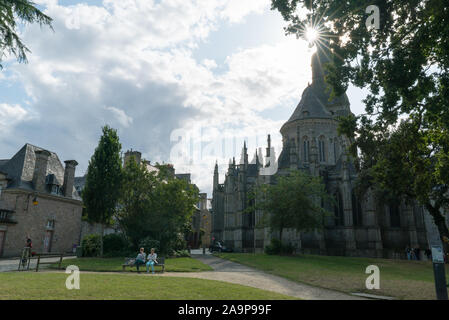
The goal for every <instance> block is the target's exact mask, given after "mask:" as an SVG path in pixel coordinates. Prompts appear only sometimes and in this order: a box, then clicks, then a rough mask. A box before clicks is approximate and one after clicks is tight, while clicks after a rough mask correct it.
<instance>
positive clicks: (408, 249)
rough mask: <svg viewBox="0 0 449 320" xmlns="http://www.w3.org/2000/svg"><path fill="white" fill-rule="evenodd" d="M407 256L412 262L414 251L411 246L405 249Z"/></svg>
mask: <svg viewBox="0 0 449 320" xmlns="http://www.w3.org/2000/svg"><path fill="white" fill-rule="evenodd" d="M405 254H406V255H407V260H412V250H411V249H410V247H409V246H407V247H406V248H405Z"/></svg>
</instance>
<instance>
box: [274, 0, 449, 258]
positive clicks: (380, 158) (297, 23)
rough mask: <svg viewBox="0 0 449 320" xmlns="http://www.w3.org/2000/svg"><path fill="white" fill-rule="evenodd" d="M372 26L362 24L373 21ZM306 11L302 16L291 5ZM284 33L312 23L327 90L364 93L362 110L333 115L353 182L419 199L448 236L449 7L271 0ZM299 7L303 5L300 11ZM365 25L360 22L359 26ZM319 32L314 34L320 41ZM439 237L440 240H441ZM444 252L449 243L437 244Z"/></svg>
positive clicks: (437, 1)
mask: <svg viewBox="0 0 449 320" xmlns="http://www.w3.org/2000/svg"><path fill="white" fill-rule="evenodd" d="M369 5H375V6H376V7H375V8H378V9H379V15H378V18H379V19H378V21H379V28H378V29H376V27H372V26H371V24H370V23H369V22H370V21H372V19H373V18H374V19H376V18H377V17H376V13H375V11H376V10H374V11H372V10H373V7H370V8H368V6H369ZM300 8H302V9H303V11H302V12H307V14H306V15H300V14H299V12H300V11H301V10H298V9H300ZM272 9H276V10H279V11H280V12H281V14H282V16H283V17H284V19H285V20H286V21H289V26H288V27H287V28H286V32H287V33H293V32H297V30H304V28H305V27H306V26H314V27H315V28H316V29H317V30H319V39H318V40H317V41H316V44H317V45H323V46H328V47H329V49H330V50H331V51H332V53H333V54H332V57H331V63H330V64H327V65H326V70H327V76H326V81H327V83H328V84H329V87H330V90H332V94H333V95H340V94H342V93H343V92H344V91H346V89H347V88H348V86H349V84H352V85H354V86H356V87H359V88H364V89H365V90H367V91H368V95H367V97H366V99H365V100H364V103H365V113H364V114H362V115H360V116H357V117H355V116H351V117H348V118H345V119H341V125H340V132H341V133H342V134H346V135H348V136H349V137H351V138H353V141H354V144H353V145H352V147H351V150H352V153H353V155H358V156H359V168H360V170H361V174H360V177H361V179H360V184H361V185H363V187H365V188H368V187H373V188H377V189H378V190H379V192H380V193H384V194H387V195H388V196H389V197H398V198H399V197H400V198H404V197H405V198H409V199H417V200H419V202H420V203H421V204H422V205H423V206H425V208H427V210H428V211H429V212H430V214H431V215H432V216H433V218H434V220H435V223H436V224H437V226H438V229H439V231H440V236H441V238H442V239H443V240H444V237H449V232H448V228H447V225H446V223H445V219H444V217H443V215H442V213H441V212H442V211H443V210H447V209H448V206H449V185H448V181H449V179H448V178H449V105H448V103H449V102H448V101H449V72H448V69H449V28H448V27H447V21H449V7H448V6H447V3H446V2H445V1H443V0H375V1H371V2H369V3H367V2H366V1H361V0H350V1H333V0H314V1H310V0H302V1H301V0H272ZM304 10H306V11H304ZM367 22H368V23H367ZM320 38H321V39H320ZM443 243H444V242H443ZM445 251H446V252H449V246H448V245H447V244H445Z"/></svg>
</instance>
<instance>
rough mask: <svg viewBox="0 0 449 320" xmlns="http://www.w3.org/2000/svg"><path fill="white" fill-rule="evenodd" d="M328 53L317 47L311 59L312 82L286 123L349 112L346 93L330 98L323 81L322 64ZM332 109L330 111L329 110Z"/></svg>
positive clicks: (329, 117)
mask: <svg viewBox="0 0 449 320" xmlns="http://www.w3.org/2000/svg"><path fill="white" fill-rule="evenodd" d="M328 56H329V53H325V52H324V50H322V49H318V52H317V53H315V54H314V56H313V59H312V73H313V82H312V84H311V85H309V86H308V87H307V88H306V89H305V90H304V92H303V94H302V97H301V101H300V102H299V104H298V106H297V107H296V109H295V111H294V112H293V114H292V116H291V117H290V119H289V120H288V121H287V123H289V122H292V121H296V120H302V119H307V118H313V119H332V118H334V116H338V115H341V116H346V115H348V114H349V113H350V109H349V99H348V96H347V95H346V94H343V95H342V96H339V97H335V98H333V99H332V100H330V90H329V88H328V86H327V85H326V83H325V81H324V72H323V65H325V64H326V63H327V62H328V61H329V58H328ZM331 110H332V112H333V113H332V112H331Z"/></svg>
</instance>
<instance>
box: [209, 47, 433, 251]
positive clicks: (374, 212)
mask: <svg viewBox="0 0 449 320" xmlns="http://www.w3.org/2000/svg"><path fill="white" fill-rule="evenodd" d="M327 56H328V55H327V53H326V52H323V49H322V48H318V49H317V53H315V54H314V56H313V58H312V77H313V79H312V83H311V84H309V85H308V87H307V88H306V89H305V90H304V92H303V94H302V98H301V101H300V102H299V104H298V106H297V107H296V109H295V110H294V112H293V114H292V116H291V117H290V119H289V120H288V121H287V122H286V123H285V124H284V125H283V126H282V128H281V130H280V132H281V134H282V140H283V148H282V152H281V154H280V155H279V158H278V159H277V171H276V173H275V174H272V175H270V174H263V171H264V170H265V171H266V168H267V167H269V166H270V165H272V163H271V164H270V163H267V162H268V161H266V162H265V163H264V161H263V159H261V157H262V155H261V152H260V151H259V153H257V152H256V156H255V158H254V160H253V161H252V162H251V163H250V162H249V161H248V150H247V147H246V144H245V145H244V147H243V152H242V160H241V161H240V164H236V162H235V158H234V159H233V160H231V161H230V164H229V168H228V170H227V173H226V176H225V179H224V183H220V182H219V173H218V165H217V164H216V165H215V171H214V179H213V200H212V210H213V215H212V219H213V237H214V238H215V239H216V240H221V241H223V242H224V243H225V245H226V246H228V247H232V248H233V249H234V251H237V252H261V251H263V248H264V247H265V246H266V245H268V244H269V243H270V241H271V237H273V236H276V234H274V233H273V234H271V233H270V232H269V229H268V228H263V227H261V226H260V224H259V221H260V219H261V217H262V214H263V213H262V212H259V211H258V210H256V211H255V212H253V213H244V212H243V211H244V210H245V209H246V208H247V207H248V205H251V203H248V192H249V191H250V190H251V189H252V188H253V187H254V186H255V185H257V184H261V183H275V181H276V178H277V177H278V176H280V175H283V174H286V173H288V171H289V170H291V169H297V170H306V171H307V172H309V173H310V174H312V175H315V176H321V177H322V178H323V181H324V183H325V184H326V188H327V190H328V191H329V192H330V193H331V195H333V196H334V198H335V200H336V205H335V206H332V207H330V208H327V209H328V211H329V212H332V213H333V215H332V216H331V217H328V218H327V221H326V222H325V228H324V230H323V231H321V232H318V231H316V232H309V233H302V232H301V233H299V232H296V231H294V230H287V231H286V232H284V234H283V239H282V240H283V241H285V242H286V243H291V244H293V245H295V247H296V248H297V252H302V253H314V254H327V255H345V256H366V257H384V258H404V256H405V248H406V247H407V246H410V247H413V248H416V247H419V248H421V249H426V248H427V247H428V241H427V233H426V223H425V215H426V214H425V212H424V210H423V209H422V207H420V206H418V205H409V204H407V203H405V202H404V201H397V202H396V203H389V204H385V203H380V202H379V201H377V200H376V199H375V198H374V196H373V195H372V194H366V195H365V196H364V197H363V198H361V199H358V198H357V196H356V193H355V192H354V187H355V179H356V178H357V171H356V168H355V165H354V159H352V157H351V156H350V155H349V154H348V152H347V147H348V146H349V144H350V142H351V141H349V139H348V138H347V137H345V136H340V135H339V134H338V132H337V127H338V121H337V117H339V116H348V115H350V114H351V109H350V104H349V99H348V97H347V95H346V94H344V95H342V96H340V97H336V98H333V99H330V92H329V90H327V87H326V84H325V81H324V72H323V70H324V64H325V63H326V61H328V59H327ZM273 153H274V148H272V147H271V139H270V136H268V146H267V148H266V154H265V158H266V159H270V158H271V159H273ZM275 159H276V158H275ZM270 161H273V160H270ZM421 251H423V250H421Z"/></svg>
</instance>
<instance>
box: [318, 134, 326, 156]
mask: <svg viewBox="0 0 449 320" xmlns="http://www.w3.org/2000/svg"><path fill="white" fill-rule="evenodd" d="M318 147H319V148H318V149H319V152H320V162H325V161H326V153H325V152H326V149H325V140H324V137H323V136H321V137H320V139H319V140H318Z"/></svg>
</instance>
